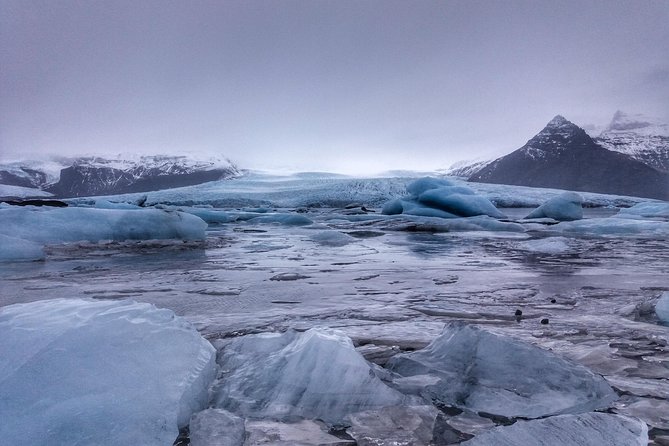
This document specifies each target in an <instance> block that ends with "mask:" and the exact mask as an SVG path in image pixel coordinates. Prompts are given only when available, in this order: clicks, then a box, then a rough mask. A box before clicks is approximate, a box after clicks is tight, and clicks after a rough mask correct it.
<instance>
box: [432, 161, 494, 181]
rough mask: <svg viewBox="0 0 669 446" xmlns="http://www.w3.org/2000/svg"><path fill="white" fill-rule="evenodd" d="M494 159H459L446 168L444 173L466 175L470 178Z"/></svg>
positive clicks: (457, 175) (456, 175)
mask: <svg viewBox="0 0 669 446" xmlns="http://www.w3.org/2000/svg"><path fill="white" fill-rule="evenodd" d="M491 161H492V160H489V159H475V160H463V161H457V162H455V163H453V164H451V166H450V167H449V168H448V169H446V170H445V171H444V172H443V173H444V175H450V176H454V177H465V178H469V177H470V176H472V175H474V174H475V173H476V172H478V171H479V170H481V169H483V168H484V167H485V166H487V165H488V164H490V163H491Z"/></svg>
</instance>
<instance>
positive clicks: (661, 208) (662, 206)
mask: <svg viewBox="0 0 669 446" xmlns="http://www.w3.org/2000/svg"><path fill="white" fill-rule="evenodd" d="M615 216H616V217H620V218H662V219H669V203H667V202H664V201H649V202H644V203H638V204H635V205H634V206H632V207H631V208H624V209H621V210H620V211H619V212H618V213H617V214H616V215H615Z"/></svg>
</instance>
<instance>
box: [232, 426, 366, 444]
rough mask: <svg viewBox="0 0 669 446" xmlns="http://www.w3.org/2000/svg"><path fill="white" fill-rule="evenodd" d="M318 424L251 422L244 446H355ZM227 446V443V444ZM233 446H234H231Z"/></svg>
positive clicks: (247, 429)
mask: <svg viewBox="0 0 669 446" xmlns="http://www.w3.org/2000/svg"><path fill="white" fill-rule="evenodd" d="M323 429H324V428H323V427H321V426H320V425H319V424H318V423H316V422H314V421H310V420H300V421H299V422H297V423H277V422H276V421H249V422H247V423H246V441H245V442H244V446H258V445H273V446H312V445H318V446H354V445H355V442H354V441H351V440H344V439H341V438H337V437H335V436H334V435H330V434H328V433H327V432H325V431H324V430H323ZM226 445H227V443H226ZM230 446H232V445H230Z"/></svg>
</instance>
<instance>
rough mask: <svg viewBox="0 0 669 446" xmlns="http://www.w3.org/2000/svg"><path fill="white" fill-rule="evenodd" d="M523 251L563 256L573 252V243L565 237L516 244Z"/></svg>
mask: <svg viewBox="0 0 669 446" xmlns="http://www.w3.org/2000/svg"><path fill="white" fill-rule="evenodd" d="M518 248H519V249H521V250H523V251H528V252H534V253H541V254H564V253H567V252H573V251H574V250H575V248H574V246H573V242H572V241H571V240H570V239H568V238H566V237H546V238H539V239H533V240H526V241H523V242H519V243H518Z"/></svg>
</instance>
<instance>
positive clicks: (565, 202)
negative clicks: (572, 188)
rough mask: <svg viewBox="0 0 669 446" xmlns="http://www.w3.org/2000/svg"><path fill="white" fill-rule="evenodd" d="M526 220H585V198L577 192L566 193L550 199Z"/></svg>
mask: <svg viewBox="0 0 669 446" xmlns="http://www.w3.org/2000/svg"><path fill="white" fill-rule="evenodd" d="M525 218H552V219H553V220H558V221H571V220H580V219H582V218H583V197H581V196H580V195H579V194H577V193H576V192H565V193H563V194H560V195H558V196H557V197H553V198H550V199H548V200H547V201H546V202H545V203H544V204H542V205H541V206H539V207H538V208H536V209H535V210H533V211H532V212H530V214H529V215H528V216H527V217H525Z"/></svg>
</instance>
